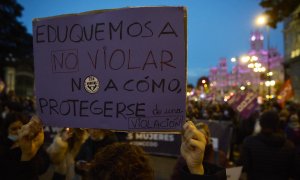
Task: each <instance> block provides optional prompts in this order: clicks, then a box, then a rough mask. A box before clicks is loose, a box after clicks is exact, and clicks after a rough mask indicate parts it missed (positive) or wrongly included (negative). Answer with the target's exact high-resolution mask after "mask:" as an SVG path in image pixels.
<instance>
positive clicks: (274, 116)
mask: <svg viewBox="0 0 300 180" xmlns="http://www.w3.org/2000/svg"><path fill="white" fill-rule="evenodd" d="M259 121H260V126H261V128H262V129H272V130H276V129H277V128H278V126H279V115H278V113H277V112H276V111H274V110H268V111H265V112H264V113H263V114H262V115H261V117H260V120H259Z"/></svg>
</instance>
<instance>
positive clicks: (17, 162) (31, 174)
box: [0, 139, 50, 180]
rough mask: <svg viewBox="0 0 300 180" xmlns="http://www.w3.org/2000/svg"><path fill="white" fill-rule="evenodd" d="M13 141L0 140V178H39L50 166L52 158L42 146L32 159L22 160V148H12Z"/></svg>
mask: <svg viewBox="0 0 300 180" xmlns="http://www.w3.org/2000/svg"><path fill="white" fill-rule="evenodd" d="M12 143H13V142H12V141H10V140H7V139H6V140H3V141H2V142H0V179H1V180H12V179H13V180H19V179H20V180H23V179H30V180H37V179H38V176H39V175H41V174H43V173H44V172H45V171H46V170H47V169H48V167H49V164H50V160H49V157H48V155H47V153H46V152H45V150H44V149H43V147H41V148H40V149H39V151H38V152H37V154H36V155H35V156H34V157H33V159H31V160H30V161H21V154H22V152H21V149H20V148H14V149H10V147H11V145H12Z"/></svg>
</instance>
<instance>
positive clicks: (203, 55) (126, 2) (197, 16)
mask: <svg viewBox="0 0 300 180" xmlns="http://www.w3.org/2000/svg"><path fill="white" fill-rule="evenodd" d="M17 1H18V2H19V3H20V4H21V5H22V6H23V7H24V11H23V16H22V17H21V18H20V21H21V22H22V23H23V24H24V25H25V26H26V27H27V30H28V32H30V33H32V19H33V18H38V17H47V16H54V15H60V14H69V13H80V12H84V11H90V10H96V9H112V8H122V7H128V6H130V7H132V6H161V5H165V6H186V7H187V11H188V81H189V83H193V84H195V83H196V81H197V79H198V78H199V77H200V76H205V75H208V72H209V69H210V68H211V67H213V66H216V65H217V63H218V61H219V59H220V58H221V57H225V58H228V60H230V58H231V57H233V56H241V55H243V54H245V53H247V51H248V50H249V48H250V43H249V40H250V33H251V31H254V30H256V29H257V27H255V25H254V19H255V17H256V16H257V15H259V14H260V13H262V12H263V9H262V8H261V7H260V6H259V2H260V1H259V0H215V1H212V0H177V1H176V0H42V1H41V0H17ZM260 30H261V31H263V32H264V33H265V28H260ZM265 39H266V38H265ZM270 44H271V47H276V48H278V49H279V52H280V53H281V54H282V55H283V35H282V24H280V25H279V26H278V27H277V29H275V30H274V29H272V30H271V35H270ZM265 45H266V44H265ZM228 63H230V62H229V61H228Z"/></svg>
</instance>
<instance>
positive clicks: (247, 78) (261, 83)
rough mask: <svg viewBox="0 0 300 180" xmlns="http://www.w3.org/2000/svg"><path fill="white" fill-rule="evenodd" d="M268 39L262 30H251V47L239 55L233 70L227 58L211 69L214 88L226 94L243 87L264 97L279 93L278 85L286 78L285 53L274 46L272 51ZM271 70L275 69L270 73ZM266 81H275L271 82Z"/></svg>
mask: <svg viewBox="0 0 300 180" xmlns="http://www.w3.org/2000/svg"><path fill="white" fill-rule="evenodd" d="M264 40H265V38H264V36H263V34H262V33H261V32H259V31H254V32H251V34H250V50H249V51H248V52H247V53H246V54H245V55H243V56H241V57H236V58H235V62H233V63H234V64H233V67H232V69H230V70H229V71H228V67H227V63H226V62H227V60H226V59H225V58H221V59H220V61H219V64H218V66H216V67H213V68H211V70H210V75H209V79H210V82H211V88H212V89H213V91H216V92H224V93H225V94H226V93H230V92H235V91H239V90H240V89H242V90H244V89H250V90H252V91H254V92H257V93H258V94H260V95H262V96H264V97H265V96H266V95H268V97H269V95H272V97H275V95H276V93H277V92H276V86H278V85H280V84H281V83H282V82H283V79H284V73H283V65H282V63H283V57H282V56H281V55H280V54H279V52H278V51H277V49H275V48H270V49H269V53H268V51H267V50H265V49H264V44H263V43H264ZM230 63H231V62H230ZM267 72H272V73H269V74H268V75H269V76H266V74H267ZM266 81H268V82H270V81H272V82H274V83H273V84H272V86H271V85H270V84H268V83H266ZM266 84H267V85H268V86H266Z"/></svg>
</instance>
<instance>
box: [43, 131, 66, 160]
mask: <svg viewBox="0 0 300 180" xmlns="http://www.w3.org/2000/svg"><path fill="white" fill-rule="evenodd" d="M68 138H69V137H68V136H67V135H65V132H61V133H58V134H57V135H56V136H55V138H54V140H53V142H52V144H51V145H50V146H49V147H48V148H47V153H48V154H49V157H50V159H51V162H52V163H54V164H59V163H61V162H62V161H63V160H64V159H65V156H66V153H67V150H68V143H67V140H68Z"/></svg>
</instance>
